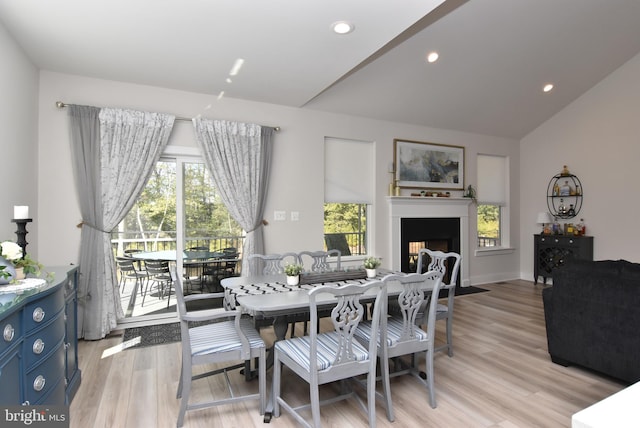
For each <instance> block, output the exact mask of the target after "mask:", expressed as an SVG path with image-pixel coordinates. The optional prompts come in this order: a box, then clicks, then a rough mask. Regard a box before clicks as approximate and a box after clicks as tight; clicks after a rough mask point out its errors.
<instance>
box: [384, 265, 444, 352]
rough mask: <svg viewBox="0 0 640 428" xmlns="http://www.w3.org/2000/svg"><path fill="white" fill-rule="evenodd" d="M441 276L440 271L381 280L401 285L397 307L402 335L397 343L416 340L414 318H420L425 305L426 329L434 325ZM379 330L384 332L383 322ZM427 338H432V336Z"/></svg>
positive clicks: (400, 275)
mask: <svg viewBox="0 0 640 428" xmlns="http://www.w3.org/2000/svg"><path fill="white" fill-rule="evenodd" d="M442 275H443V274H442V272H440V271H437V270H431V271H428V272H425V273H423V274H420V273H410V274H407V275H404V274H391V275H387V276H385V277H384V278H382V281H383V282H385V283H386V284H387V285H388V284H389V283H390V282H392V281H398V282H399V283H400V284H401V285H402V291H401V292H400V294H399V296H398V307H399V308H400V313H401V314H402V333H401V334H400V341H399V342H403V341H410V340H415V339H416V334H415V331H416V330H415V329H416V328H417V326H416V318H417V317H419V316H421V313H422V311H423V310H424V309H423V308H424V307H425V306H426V305H429V314H428V320H427V327H429V329H430V330H431V327H433V326H434V325H435V320H436V318H435V317H436V312H437V305H438V295H439V293H440V288H441V287H442ZM381 328H383V329H385V330H386V322H385V320H383V324H382V327H381ZM372 337H375V336H372ZM428 337H429V338H431V339H432V338H433V336H432V335H429V336H428Z"/></svg>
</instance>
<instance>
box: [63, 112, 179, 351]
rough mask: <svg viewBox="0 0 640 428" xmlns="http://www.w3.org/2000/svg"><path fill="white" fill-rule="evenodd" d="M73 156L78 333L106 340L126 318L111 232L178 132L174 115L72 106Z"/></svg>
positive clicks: (138, 193) (87, 337)
mask: <svg viewBox="0 0 640 428" xmlns="http://www.w3.org/2000/svg"><path fill="white" fill-rule="evenodd" d="M69 118H70V129H71V152H72V157H73V168H74V176H75V181H76V189H77V192H78V200H79V203H80V210H81V214H82V234H81V240H80V278H79V284H78V287H79V298H78V305H79V308H78V313H79V319H78V322H79V330H80V336H81V337H84V338H85V339H88V340H95V339H102V338H103V337H105V336H106V335H107V334H108V333H109V332H110V331H111V330H112V329H113V328H115V327H116V325H117V320H118V319H119V318H122V317H123V316H124V313H123V311H122V307H121V305H120V293H119V290H118V281H117V278H116V269H115V263H114V260H113V251H112V248H111V231H112V230H113V229H114V228H115V227H116V226H117V225H118V223H119V222H120V221H121V220H122V219H123V218H124V216H125V215H126V214H127V212H129V210H130V209H131V207H132V206H133V205H134V204H135V201H136V200H137V198H138V196H139V195H140V193H141V192H142V190H143V189H144V186H145V184H146V182H147V179H148V178H149V176H150V175H151V173H152V171H153V168H154V167H155V164H156V163H157V161H158V159H159V158H160V155H161V154H162V151H163V150H164V147H165V146H166V144H167V141H168V139H169V135H170V134H171V130H172V128H173V122H174V120H175V117H174V116H171V115H166V114H160V113H147V112H139V111H133V110H121V109H111V108H105V109H98V108H96V107H87V106H74V105H72V106H69Z"/></svg>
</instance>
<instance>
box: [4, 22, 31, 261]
mask: <svg viewBox="0 0 640 428" xmlns="http://www.w3.org/2000/svg"><path fill="white" fill-rule="evenodd" d="M0 58H2V65H1V66H0V94H2V101H1V102H0V159H1V161H0V162H1V163H0V183H2V190H0V241H5V240H11V241H15V240H17V236H16V234H15V231H16V229H17V228H16V224H15V223H12V222H11V219H13V207H14V205H28V206H29V215H30V217H32V218H33V223H30V224H28V225H27V231H28V232H29V234H28V235H27V237H26V238H27V242H28V243H29V245H28V246H27V252H28V253H29V254H31V255H33V256H34V257H37V256H38V240H39V239H38V238H39V233H38V228H39V226H40V211H39V209H38V205H37V200H38V199H37V198H38V188H37V180H38V136H37V135H38V134H37V130H38V128H37V123H38V108H37V106H38V70H37V68H36V67H35V66H34V65H33V64H32V63H31V61H30V60H29V59H28V58H27V57H26V55H25V54H24V53H23V52H22V50H21V49H20V48H19V47H18V46H17V45H16V43H15V42H14V41H13V39H12V38H11V37H10V36H9V34H8V33H7V32H6V30H5V29H4V27H3V26H1V25H0Z"/></svg>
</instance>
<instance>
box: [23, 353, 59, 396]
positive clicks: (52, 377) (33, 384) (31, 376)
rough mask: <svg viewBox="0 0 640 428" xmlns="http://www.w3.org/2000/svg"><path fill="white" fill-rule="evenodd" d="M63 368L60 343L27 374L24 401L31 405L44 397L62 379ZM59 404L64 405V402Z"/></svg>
mask: <svg viewBox="0 0 640 428" xmlns="http://www.w3.org/2000/svg"><path fill="white" fill-rule="evenodd" d="M63 367H64V345H63V343H62V342H60V343H59V344H58V347H57V349H55V350H54V352H53V354H51V355H50V356H49V357H48V358H47V359H46V360H44V361H43V362H42V364H40V365H38V366H36V367H35V368H33V369H32V370H31V371H29V372H28V373H27V375H26V377H25V385H24V390H25V400H26V401H28V402H29V403H32V404H33V403H37V402H38V401H40V400H42V399H43V397H46V396H47V395H48V394H49V391H52V390H53V389H54V388H55V387H56V385H57V383H58V381H60V380H61V379H62V378H63V377H64V369H63ZM59 404H64V400H63V403H59Z"/></svg>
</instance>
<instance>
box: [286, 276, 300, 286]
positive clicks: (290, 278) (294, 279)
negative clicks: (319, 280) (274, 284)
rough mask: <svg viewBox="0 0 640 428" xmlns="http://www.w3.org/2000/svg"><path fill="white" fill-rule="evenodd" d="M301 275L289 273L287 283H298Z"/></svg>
mask: <svg viewBox="0 0 640 428" xmlns="http://www.w3.org/2000/svg"><path fill="white" fill-rule="evenodd" d="M299 282H300V275H287V285H298V283H299Z"/></svg>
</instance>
